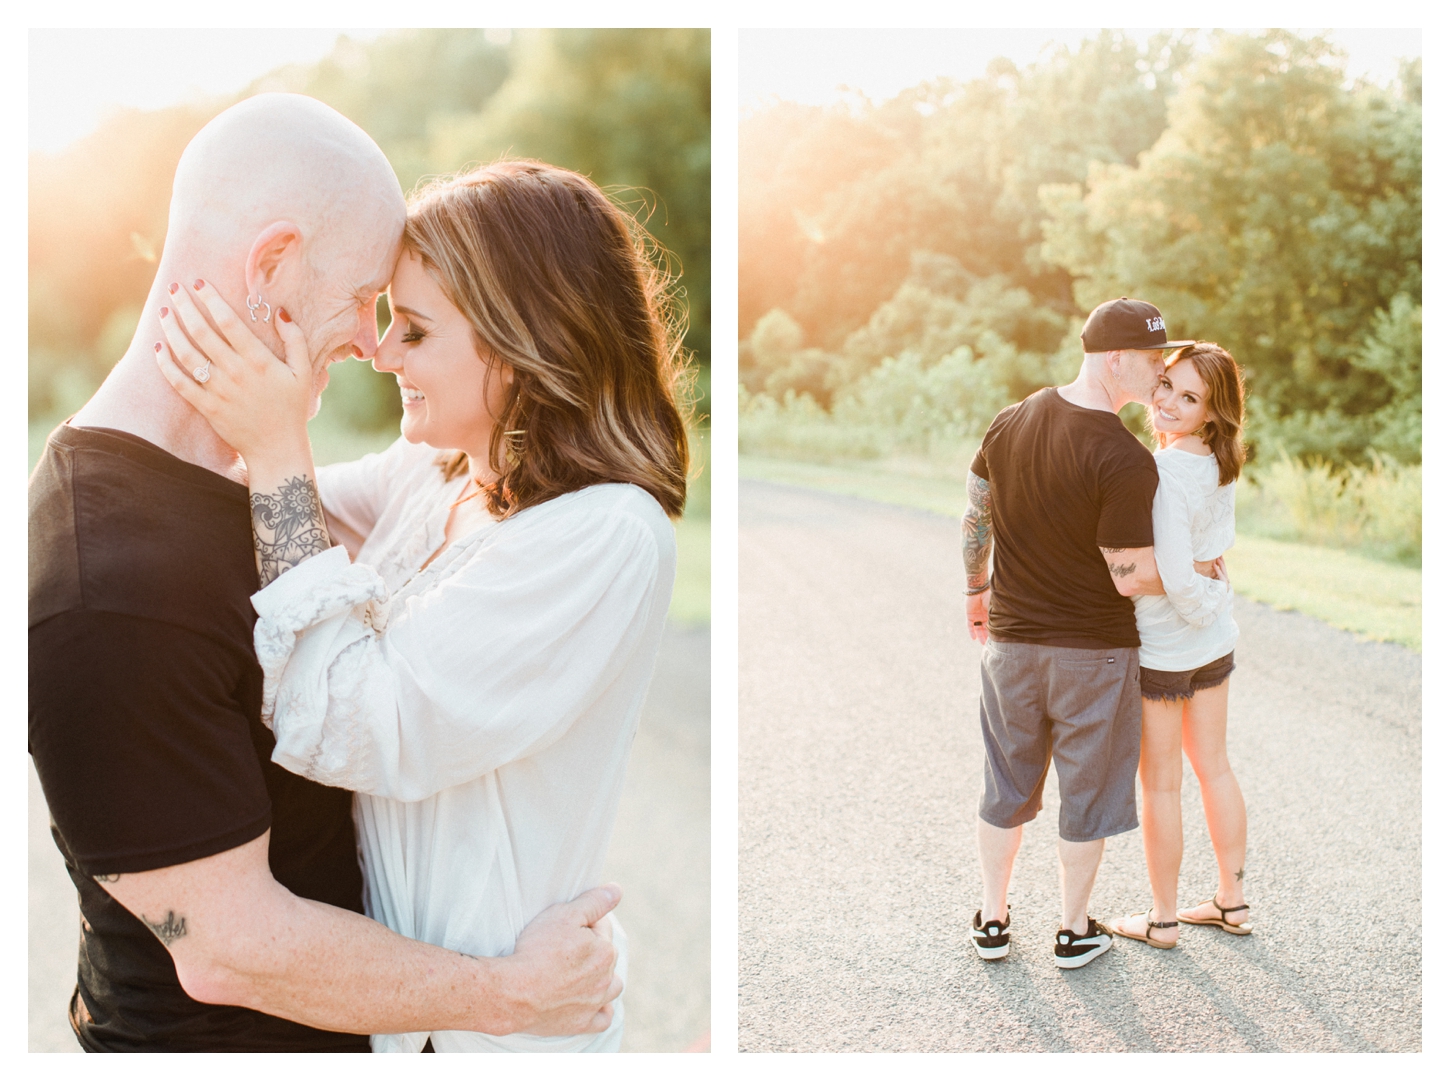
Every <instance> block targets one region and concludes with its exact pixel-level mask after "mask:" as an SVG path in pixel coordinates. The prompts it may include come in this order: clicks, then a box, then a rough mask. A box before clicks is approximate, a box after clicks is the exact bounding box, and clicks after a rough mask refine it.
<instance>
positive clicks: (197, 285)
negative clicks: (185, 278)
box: [192, 278, 206, 289]
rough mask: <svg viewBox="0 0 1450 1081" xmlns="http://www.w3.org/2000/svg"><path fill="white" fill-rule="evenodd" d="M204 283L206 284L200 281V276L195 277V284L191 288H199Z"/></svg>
mask: <svg viewBox="0 0 1450 1081" xmlns="http://www.w3.org/2000/svg"><path fill="white" fill-rule="evenodd" d="M205 284H206V282H204V281H202V280H201V279H200V278H197V279H196V284H195V285H193V286H192V288H193V289H200V288H201V287H202V286H203V285H205Z"/></svg>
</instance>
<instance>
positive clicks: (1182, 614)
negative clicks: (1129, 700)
mask: <svg viewBox="0 0 1450 1081" xmlns="http://www.w3.org/2000/svg"><path fill="white" fill-rule="evenodd" d="M1153 460H1154V462H1155V463H1156V464H1157V466H1158V492H1157V494H1156V495H1154V497H1153V556H1154V558H1155V559H1156V560H1157V563H1158V575H1159V577H1160V578H1162V579H1163V590H1164V595H1163V596H1161V597H1134V598H1133V608H1134V610H1135V614H1136V616H1137V620H1138V637H1139V639H1140V640H1141V641H1142V646H1141V647H1140V648H1139V650H1138V663H1139V664H1141V665H1142V666H1143V667H1144V668H1154V669H1157V670H1158V671H1160V672H1186V671H1189V670H1190V669H1193V668H1198V667H1199V666H1201V665H1205V664H1207V663H1208V662H1209V661H1214V660H1217V659H1218V658H1219V657H1222V656H1223V655H1224V654H1226V653H1228V652H1229V651H1230V650H1231V649H1233V648H1234V645H1235V643H1237V642H1238V638H1239V628H1238V624H1237V623H1235V622H1234V617H1233V590H1232V589H1231V588H1230V587H1229V585H1228V583H1226V582H1221V581H1218V580H1217V579H1213V578H1207V577H1205V576H1203V575H1201V574H1198V573H1197V572H1195V571H1194V569H1193V563H1194V560H1198V561H1200V562H1202V561H1206V560H1210V559H1217V558H1218V557H1219V556H1221V555H1223V554H1224V552H1226V551H1228V549H1229V548H1231V547H1233V542H1234V482H1232V481H1230V482H1229V483H1228V484H1223V485H1221V484H1219V482H1218V459H1217V458H1215V457H1214V456H1213V455H1211V454H1210V455H1198V454H1190V453H1188V452H1187V451H1185V450H1176V449H1174V448H1173V447H1165V448H1164V449H1162V450H1160V451H1158V453H1156V454H1155V455H1153Z"/></svg>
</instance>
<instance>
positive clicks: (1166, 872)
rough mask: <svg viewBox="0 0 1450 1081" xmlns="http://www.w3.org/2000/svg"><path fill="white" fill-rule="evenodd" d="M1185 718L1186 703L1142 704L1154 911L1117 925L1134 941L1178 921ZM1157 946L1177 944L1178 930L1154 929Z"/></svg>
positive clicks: (1146, 842) (1142, 770)
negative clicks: (1150, 931) (1137, 936)
mask: <svg viewBox="0 0 1450 1081" xmlns="http://www.w3.org/2000/svg"><path fill="white" fill-rule="evenodd" d="M1183 717H1184V704H1183V701H1182V700H1179V701H1175V702H1159V701H1155V700H1151V699H1147V698H1145V699H1143V749H1142V751H1141V752H1140V754H1139V757H1138V778H1139V780H1140V781H1141V782H1142V784H1143V852H1144V854H1145V855H1146V856H1147V860H1148V882H1149V884H1150V885H1151V886H1152V887H1153V911H1152V912H1151V913H1150V914H1149V915H1148V916H1137V917H1134V918H1133V919H1126V918H1125V919H1121V920H1115V921H1114V925H1115V926H1117V925H1121V926H1122V927H1123V929H1124V930H1126V931H1129V932H1131V933H1132V934H1135V935H1146V934H1148V926H1147V923H1148V920H1149V919H1151V920H1153V921H1154V922H1155V923H1171V922H1173V921H1174V920H1176V919H1177V918H1178V915H1177V913H1178V866H1179V864H1180V863H1182V862H1183V808H1182V803H1181V795H1182V789H1183V735H1182V733H1183ZM1149 937H1150V938H1152V939H1153V940H1154V941H1157V942H1174V941H1176V940H1177V938H1178V928H1176V927H1167V928H1159V927H1155V928H1153V929H1152V934H1151V935H1149Z"/></svg>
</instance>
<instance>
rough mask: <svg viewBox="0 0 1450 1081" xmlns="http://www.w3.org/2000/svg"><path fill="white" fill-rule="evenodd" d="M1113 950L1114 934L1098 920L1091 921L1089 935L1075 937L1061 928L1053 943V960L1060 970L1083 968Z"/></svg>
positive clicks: (1088, 928) (1089, 922)
mask: <svg viewBox="0 0 1450 1081" xmlns="http://www.w3.org/2000/svg"><path fill="white" fill-rule="evenodd" d="M1112 948H1113V933H1112V931H1110V930H1108V929H1107V928H1106V927H1104V926H1103V925H1102V924H1100V923H1098V921H1097V920H1094V919H1089V920H1088V926H1087V933H1086V934H1082V935H1075V934H1073V933H1072V932H1071V931H1069V930H1067V929H1066V928H1060V929H1059V930H1058V932H1057V937H1056V939H1055V940H1054V942H1053V947H1052V953H1053V958H1052V959H1053V960H1054V961H1056V962H1057V967H1058V968H1082V967H1083V965H1086V964H1091V963H1092V962H1093V961H1095V960H1097V959H1098V958H1099V957H1101V956H1102V955H1103V954H1105V953H1107V952H1108V951H1109V950H1110V949H1112Z"/></svg>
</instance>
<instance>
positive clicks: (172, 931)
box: [141, 911, 186, 949]
mask: <svg viewBox="0 0 1450 1081" xmlns="http://www.w3.org/2000/svg"><path fill="white" fill-rule="evenodd" d="M141 922H142V923H144V924H145V925H146V926H147V927H149V928H151V933H152V934H153V935H155V936H156V937H157V938H159V939H160V940H161V944H162V945H163V946H165V947H166V948H167V949H170V948H171V944H172V943H173V942H175V941H176V940H177V939H178V938H181V937H182V936H183V935H185V934H186V917H185V916H182V917H181V918H180V919H177V917H176V913H175V912H169V911H168V912H167V913H166V919H165V920H164V921H163V922H161V923H152V922H151V921H150V920H148V919H147V918H146V917H145V916H142V917H141Z"/></svg>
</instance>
